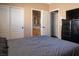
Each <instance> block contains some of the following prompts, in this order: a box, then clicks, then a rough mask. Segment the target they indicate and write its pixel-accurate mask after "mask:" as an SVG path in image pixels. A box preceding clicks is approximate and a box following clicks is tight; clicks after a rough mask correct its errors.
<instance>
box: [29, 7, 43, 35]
mask: <svg viewBox="0 0 79 59" xmlns="http://www.w3.org/2000/svg"><path fill="white" fill-rule="evenodd" d="M33 10H36V11H40V12H41V17H42V10H40V9H36V8H31V36H33V21H32V20H33V12H32V11H33ZM41 19H42V18H40V23H41ZM40 35H41V24H40Z"/></svg>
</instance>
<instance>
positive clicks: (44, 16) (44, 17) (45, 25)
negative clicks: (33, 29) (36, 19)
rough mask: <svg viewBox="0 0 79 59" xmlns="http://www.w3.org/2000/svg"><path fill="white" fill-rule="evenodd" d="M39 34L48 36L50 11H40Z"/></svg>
mask: <svg viewBox="0 0 79 59" xmlns="http://www.w3.org/2000/svg"><path fill="white" fill-rule="evenodd" d="M41 35H46V36H50V13H49V12H48V11H42V12H41Z"/></svg>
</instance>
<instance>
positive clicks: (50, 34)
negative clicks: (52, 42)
mask: <svg viewBox="0 0 79 59" xmlns="http://www.w3.org/2000/svg"><path fill="white" fill-rule="evenodd" d="M55 11H58V19H59V16H60V15H59V11H60V9H59V8H57V9H53V10H50V11H49V13H50V16H51V13H52V12H55ZM50 19H51V17H50ZM50 21H51V20H50ZM58 31H59V30H58ZM50 35H51V34H50ZM57 37H59V33H58V34H57Z"/></svg>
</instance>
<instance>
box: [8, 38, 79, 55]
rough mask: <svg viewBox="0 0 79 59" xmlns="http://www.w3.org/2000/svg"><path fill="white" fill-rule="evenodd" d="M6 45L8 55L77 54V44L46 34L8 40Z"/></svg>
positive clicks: (78, 48)
mask: <svg viewBox="0 0 79 59" xmlns="http://www.w3.org/2000/svg"><path fill="white" fill-rule="evenodd" d="M8 47H9V48H8V55H9V56H62V55H63V56H71V55H79V44H76V43H72V42H69V41H64V40H60V39H58V38H54V37H48V36H39V37H33V38H23V39H14V40H8Z"/></svg>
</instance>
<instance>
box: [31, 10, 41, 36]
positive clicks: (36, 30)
mask: <svg viewBox="0 0 79 59" xmlns="http://www.w3.org/2000/svg"><path fill="white" fill-rule="evenodd" d="M40 35H41V11H39V10H32V36H40Z"/></svg>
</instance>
